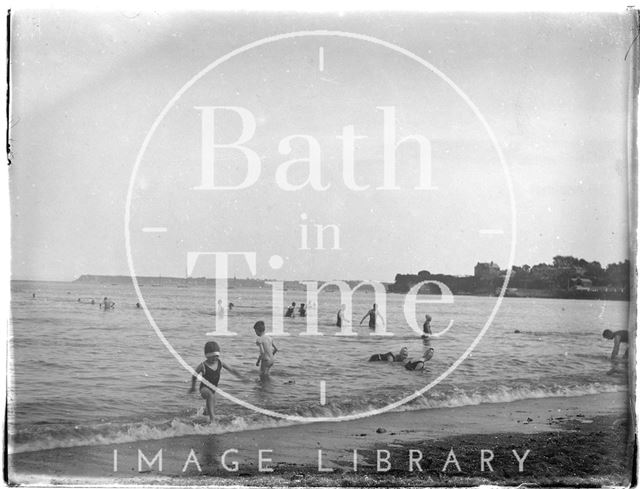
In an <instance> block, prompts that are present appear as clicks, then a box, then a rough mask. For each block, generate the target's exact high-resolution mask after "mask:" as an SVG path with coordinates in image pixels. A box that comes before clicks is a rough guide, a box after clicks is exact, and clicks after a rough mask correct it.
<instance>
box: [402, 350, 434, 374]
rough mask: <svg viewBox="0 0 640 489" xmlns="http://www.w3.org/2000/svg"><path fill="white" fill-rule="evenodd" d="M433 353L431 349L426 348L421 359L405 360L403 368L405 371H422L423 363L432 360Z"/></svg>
mask: <svg viewBox="0 0 640 489" xmlns="http://www.w3.org/2000/svg"><path fill="white" fill-rule="evenodd" d="M434 351H435V350H434V349H433V348H427V350H426V351H425V352H424V355H423V356H422V358H421V359H419V360H412V359H409V360H407V363H405V364H404V368H406V369H407V370H424V366H425V363H426V362H428V361H429V360H431V358H433V352H434Z"/></svg>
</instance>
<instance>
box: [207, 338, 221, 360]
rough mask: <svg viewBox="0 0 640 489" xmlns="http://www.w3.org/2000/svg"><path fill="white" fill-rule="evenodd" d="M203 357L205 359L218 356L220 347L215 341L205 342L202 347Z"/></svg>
mask: <svg viewBox="0 0 640 489" xmlns="http://www.w3.org/2000/svg"><path fill="white" fill-rule="evenodd" d="M204 356H205V357H207V358H211V357H219V356H220V345H219V344H218V343H216V342H215V341H207V343H206V344H205V345H204Z"/></svg>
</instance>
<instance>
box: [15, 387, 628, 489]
mask: <svg viewBox="0 0 640 489" xmlns="http://www.w3.org/2000/svg"><path fill="white" fill-rule="evenodd" d="M627 402H628V401H627V393H625V392H620V393H609V394H596V395H591V396H581V397H556V398H541V399H530V400H522V401H516V402H511V403H496V404H492V403H486V404H480V405H476V406H463V407H455V408H439V409H430V410H420V411H406V412H397V413H387V414H383V415H379V416H375V417H370V418H364V419H360V420H355V421H349V422H340V423H317V424H306V425H297V426H289V427H280V428H271V429H262V430H254V431H243V432H237V433H227V434H222V435H211V436H184V437H177V438H169V439H161V440H151V441H140V442H137V443H122V444H114V445H104V446H87V447H73V448H61V449H53V450H42V451H36V452H25V453H19V454H13V455H10V456H9V466H10V481H11V482H12V483H20V484H37V483H40V484H44V483H48V484H80V483H85V484H87V483H94V484H114V483H119V484H127V483H145V484H154V483H156V484H157V483H160V484H168V483H170V484H174V485H193V484H202V485H205V484H207V485H210V484H233V485H237V484H242V485H367V486H368V485H445V486H446V485H456V484H480V483H483V482H487V483H501V484H520V483H525V482H526V483H537V484H541V485H549V484H550V485H556V484H561V485H567V484H579V485H585V484H588V485H596V486H598V485H609V484H615V485H622V484H628V483H629V481H630V474H631V472H630V470H631V469H630V467H631V465H630V457H631V454H632V452H631V451H630V450H629V449H628V447H629V441H630V439H629V436H628V435H629V426H631V424H630V421H629V419H628V409H627V405H626V403H627ZM160 450H162V452H161V456H160V457H158V458H156V456H157V455H158V453H159V451H160ZM483 450H484V452H482V451H483ZM527 450H528V451H529V452H528V453H527ZM354 451H355V456H354ZM514 451H515V453H514ZM225 452H226V455H224V454H225ZM140 454H141V455H140ZM525 454H526V457H525ZM145 458H146V460H148V461H149V462H150V463H151V467H150V466H149V464H148V463H147V462H146V461H145ZM154 458H155V461H154ZM160 458H161V460H162V470H160ZM260 458H262V460H260ZM481 458H484V460H485V462H484V464H482V465H483V467H481ZM320 459H321V460H320ZM411 459H412V460H411ZM518 459H520V461H518ZM223 462H224V463H223ZM114 463H115V464H116V465H114ZM139 463H140V465H139ZM354 463H355V469H356V470H355V471H354ZM225 465H226V468H225ZM410 465H411V469H412V470H410ZM114 469H115V470H114ZM260 469H262V470H260ZM458 469H460V470H458ZM483 469H484V470H483Z"/></svg>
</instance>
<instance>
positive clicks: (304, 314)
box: [298, 304, 307, 318]
mask: <svg viewBox="0 0 640 489" xmlns="http://www.w3.org/2000/svg"><path fill="white" fill-rule="evenodd" d="M298 316H300V317H301V318H306V317H307V310H306V309H305V307H304V304H300V307H299V308H298Z"/></svg>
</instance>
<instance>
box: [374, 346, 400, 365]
mask: <svg viewBox="0 0 640 489" xmlns="http://www.w3.org/2000/svg"><path fill="white" fill-rule="evenodd" d="M408 357H409V349H408V348H407V347H406V346H403V347H402V348H400V352H398V354H397V355H394V354H393V353H391V352H390V351H389V352H387V353H376V354H375V355H371V357H369V361H370V362H404V361H405V360H406V359H407V358H408Z"/></svg>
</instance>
